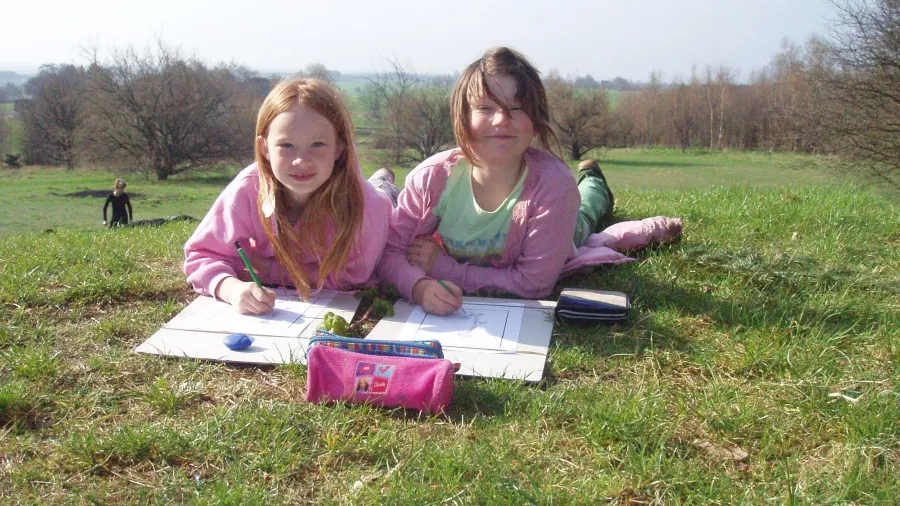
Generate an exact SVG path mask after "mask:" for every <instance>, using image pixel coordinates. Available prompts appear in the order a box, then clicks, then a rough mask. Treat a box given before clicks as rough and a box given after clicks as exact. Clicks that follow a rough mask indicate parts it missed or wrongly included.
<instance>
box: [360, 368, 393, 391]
mask: <svg viewBox="0 0 900 506" xmlns="http://www.w3.org/2000/svg"><path fill="white" fill-rule="evenodd" d="M393 375H394V366H393V365H386V364H375V363H372V362H359V363H357V364H356V384H355V387H354V389H355V390H356V393H357V394H373V395H383V394H385V393H387V389H388V386H389V385H390V383H391V377H392V376H393Z"/></svg>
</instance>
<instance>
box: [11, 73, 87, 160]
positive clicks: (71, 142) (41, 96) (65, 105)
mask: <svg viewBox="0 0 900 506" xmlns="http://www.w3.org/2000/svg"><path fill="white" fill-rule="evenodd" d="M86 81H87V78H86V74H85V71H84V69H83V68H81V67H76V66H74V65H59V66H57V65H44V66H42V67H41V69H40V72H39V73H38V75H36V76H35V77H32V78H31V79H29V80H28V82H27V83H26V84H25V91H26V92H27V93H28V94H29V95H31V100H30V101H29V103H28V107H27V108H26V109H25V113H24V114H23V115H22V127H23V130H24V132H25V135H24V137H25V139H24V142H25V154H26V157H27V158H28V161H29V163H37V164H59V163H61V164H64V165H65V166H66V168H69V169H72V168H74V167H75V164H76V161H77V158H78V152H79V150H80V149H81V139H80V136H81V130H82V126H83V125H84V120H85V115H86V109H87V107H86V105H87V100H86V86H85V84H86Z"/></svg>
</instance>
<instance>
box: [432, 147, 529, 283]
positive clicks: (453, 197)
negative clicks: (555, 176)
mask: <svg viewBox="0 0 900 506" xmlns="http://www.w3.org/2000/svg"><path fill="white" fill-rule="evenodd" d="M527 174H528V167H527V166H526V167H525V170H523V171H522V176H521V177H520V178H519V181H518V182H517V183H516V186H515V187H514V188H513V189H512V192H510V194H509V196H508V197H506V200H504V201H503V203H502V204H500V206H498V207H497V209H496V210H495V211H493V212H488V211H485V210H483V209H481V208H480V207H479V206H478V204H477V203H476V202H475V196H474V194H473V193H472V166H471V165H470V164H469V163H468V162H466V161H465V160H460V162H459V165H457V167H456V168H455V169H453V171H452V172H451V173H450V177H449V178H448V179H447V186H446V187H445V188H444V192H443V193H442V194H441V200H440V201H439V202H438V205H437V207H436V208H435V209H434V213H435V214H436V215H438V216H439V217H440V218H441V222H440V224H439V225H438V229H437V232H438V235H439V236H440V238H441V241H443V243H444V248H446V250H447V253H449V254H450V256H452V257H453V258H455V259H456V260H457V261H459V262H468V263H471V264H475V265H482V266H489V265H491V262H492V261H497V260H499V259H500V258H501V257H502V256H503V248H504V246H505V245H506V234H508V233H509V224H510V222H511V221H512V210H513V206H515V205H516V202H518V201H519V196H520V195H521V194H522V184H523V182H524V181H525V176H526V175H527Z"/></svg>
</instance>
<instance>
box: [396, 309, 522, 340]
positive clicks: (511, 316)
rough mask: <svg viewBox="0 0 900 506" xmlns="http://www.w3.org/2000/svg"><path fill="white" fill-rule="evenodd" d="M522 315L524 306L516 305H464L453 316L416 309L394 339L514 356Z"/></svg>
mask: <svg viewBox="0 0 900 506" xmlns="http://www.w3.org/2000/svg"><path fill="white" fill-rule="evenodd" d="M524 311H525V307H524V304H518V303H501V304H484V303H470V302H464V303H463V305H462V308H461V309H459V310H457V311H456V312H455V313H452V314H449V315H447V316H437V315H432V314H428V313H426V312H425V311H424V310H423V309H422V307H421V306H416V307H415V308H413V310H412V313H410V315H409V318H408V319H407V320H406V323H405V324H404V325H403V330H401V332H400V335H399V336H398V337H397V339H398V340H424V339H434V340H437V341H440V343H441V346H443V347H445V348H466V349H472V350H486V351H491V352H495V353H497V352H500V353H515V351H516V345H517V344H518V342H519V334H520V332H521V330H522V317H523V316H524Z"/></svg>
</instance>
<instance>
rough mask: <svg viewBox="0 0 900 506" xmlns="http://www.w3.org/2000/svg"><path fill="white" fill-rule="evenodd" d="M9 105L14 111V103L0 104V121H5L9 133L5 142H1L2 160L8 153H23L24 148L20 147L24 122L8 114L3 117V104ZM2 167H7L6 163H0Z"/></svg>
mask: <svg viewBox="0 0 900 506" xmlns="http://www.w3.org/2000/svg"><path fill="white" fill-rule="evenodd" d="M7 105H8V106H9V108H8V109H9V111H12V104H0V121H5V127H6V128H7V132H8V135H7V137H6V139H4V141H3V142H0V162H2V159H3V157H4V156H6V155H7V154H21V153H22V149H21V147H20V145H21V141H20V139H21V138H22V123H21V122H20V121H18V120H17V119H15V118H12V117H11V116H9V115H7V116H6V117H3V110H2V108H3V106H7ZM0 167H3V168H6V167H5V166H4V165H0Z"/></svg>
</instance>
